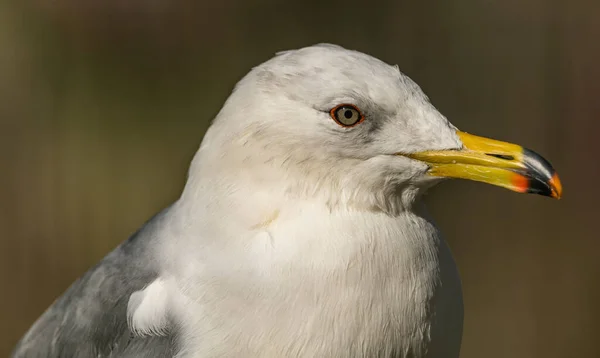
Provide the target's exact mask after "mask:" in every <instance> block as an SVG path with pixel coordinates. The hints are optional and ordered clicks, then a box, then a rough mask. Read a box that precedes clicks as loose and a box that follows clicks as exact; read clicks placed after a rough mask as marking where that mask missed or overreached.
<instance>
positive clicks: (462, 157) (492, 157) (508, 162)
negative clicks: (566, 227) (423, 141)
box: [402, 132, 562, 199]
mask: <svg viewBox="0 0 600 358" xmlns="http://www.w3.org/2000/svg"><path fill="white" fill-rule="evenodd" d="M457 134H458V136H459V137H460V139H461V141H462V142H463V145H464V148H463V149H462V150H437V151H426V152H419V153H412V154H402V155H405V156H407V157H409V158H412V159H416V160H419V161H422V162H425V163H427V164H428V165H429V167H430V168H429V171H428V174H429V175H432V176H436V177H448V178H461V179H469V180H475V181H480V182H483V183H488V184H492V185H497V186H501V187H504V188H507V189H510V190H513V191H517V192H520V193H534V194H540V195H544V196H550V197H553V198H556V199H560V197H561V195H562V186H561V183H560V179H559V178H558V174H557V173H556V171H555V170H554V168H552V165H550V163H549V162H548V161H547V160H546V159H544V158H543V157H542V156H540V155H539V154H537V153H536V152H534V151H532V150H529V149H526V148H523V147H521V146H519V145H516V144H511V143H505V142H501V141H497V140H493V139H488V138H483V137H478V136H474V135H472V134H468V133H465V132H457Z"/></svg>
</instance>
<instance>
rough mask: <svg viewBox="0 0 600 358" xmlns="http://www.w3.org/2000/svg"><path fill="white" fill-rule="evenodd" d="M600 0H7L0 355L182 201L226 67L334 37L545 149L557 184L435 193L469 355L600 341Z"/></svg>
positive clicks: (2, 45)
mask: <svg viewBox="0 0 600 358" xmlns="http://www.w3.org/2000/svg"><path fill="white" fill-rule="evenodd" d="M598 14H600V2H597V1H583V0H582V1H579V0H575V1H572V0H459V1H438V2H436V3H435V4H434V3H433V2H430V1H392V0H390V1H361V2H359V1H343V2H342V1H339V2H333V1H331V2H322V1H317V0H305V1H286V2H284V1H266V0H262V1H259V0H253V1H243V0H224V1H191V0H190V1H184V0H170V1H168V0H129V1H123V0H105V1H98V0H53V1H51V0H26V1H12V2H9V1H7V0H2V2H0V166H1V168H2V170H1V173H2V175H0V287H2V288H3V289H2V291H3V293H2V294H1V295H0V337H1V338H0V356H6V355H7V354H8V353H9V351H10V350H11V348H12V347H13V345H14V344H15V343H16V341H17V340H18V339H19V337H20V336H21V335H22V334H23V333H24V332H25V331H26V330H27V328H28V327H29V326H30V325H31V324H32V323H33V321H34V320H35V319H36V318H37V317H38V316H39V315H40V314H41V313H42V312H43V311H44V310H45V309H46V308H47V307H48V306H49V305H50V304H51V303H52V301H53V300H54V299H55V298H56V297H57V296H58V295H60V294H61V293H62V292H63V291H64V290H65V289H66V288H67V287H68V286H69V285H70V284H71V283H72V282H73V280H75V279H76V278H77V277H78V276H80V275H81V274H82V273H83V272H85V271H86V270H87V269H88V268H89V267H90V266H91V265H92V264H94V263H96V262H97V261H98V260H100V259H101V258H102V257H103V256H104V255H106V254H107V253H108V252H109V251H110V250H111V249H112V248H114V247H115V246H116V245H118V244H119V243H120V242H121V241H123V240H125V239H126V238H127V237H128V235H129V234H131V233H132V232H134V231H135V230H136V229H137V228H138V227H139V226H140V225H141V224H142V223H143V222H144V221H145V220H146V219H148V218H149V217H150V216H151V215H153V214H154V213H156V212H157V211H159V210H160V209H162V208H163V207H165V206H167V205H168V204H170V203H171V202H172V201H174V200H175V199H176V198H177V197H178V195H179V193H180V190H181V189H182V187H183V184H184V182H185V177H186V171H187V167H188V164H189V162H190V160H191V158H192V156H193V155H194V152H195V150H196V149H197V147H198V146H199V144H200V141H201V139H202V136H203V133H204V131H205V129H206V128H207V126H208V125H209V123H210V121H211V119H212V118H213V116H214V115H215V114H216V113H217V111H218V110H219V109H220V106H221V105H222V103H223V101H224V100H225V99H226V98H227V96H228V95H229V92H230V90H231V89H232V87H233V85H234V84H235V82H236V81H237V80H238V79H240V78H241V76H243V75H244V74H245V73H246V72H247V71H248V70H249V69H250V68H251V67H252V66H254V65H257V64H258V63H260V62H262V61H264V60H267V59H268V58H270V57H271V56H272V55H273V54H274V53H275V52H277V51H280V50H285V49H291V48H298V47H302V46H306V45H311V44H314V43H318V42H332V43H337V44H340V45H343V46H345V47H348V48H352V49H357V50H360V51H363V52H367V53H369V54H371V55H374V56H376V57H379V58H381V59H382V60H384V61H386V62H388V63H392V64H398V65H399V66H400V69H401V70H402V71H403V72H405V73H406V74H408V75H409V76H410V77H411V78H413V79H414V80H415V81H416V82H417V83H419V84H420V85H421V86H422V88H423V89H424V91H425V92H426V93H427V94H428V95H429V96H430V98H431V100H432V102H433V103H434V105H436V106H437V108H438V109H439V110H440V111H441V112H442V113H444V114H445V115H446V116H447V117H448V118H449V119H450V120H451V121H452V122H453V123H454V124H455V125H457V126H458V127H459V128H461V129H463V130H466V131H468V132H471V133H476V134H480V135H484V136H490V137H494V138H497V139H502V140H507V141H511V142H516V143H520V144H523V145H525V146H527V147H530V148H532V149H535V150H536V151H538V152H539V153H541V154H542V155H544V156H545V157H546V158H549V159H550V161H551V162H552V163H553V164H554V166H555V168H556V169H557V170H558V172H559V174H560V175H561V179H562V182H563V185H564V188H565V191H564V198H563V199H562V200H561V201H554V200H550V199H547V198H543V197H539V196H526V195H519V194H515V193H511V192H509V191H506V190H503V189H499V188H495V187H491V186H488V185H483V184H478V183H474V182H462V181H453V182H445V183H444V184H442V185H440V186H438V187H437V188H435V189H434V190H432V191H431V193H430V195H429V196H428V197H427V200H428V202H429V207H430V210H431V211H432V212H433V215H434V217H435V218H436V219H437V223H438V224H439V226H440V227H441V229H442V231H443V232H444V233H445V235H446V238H447V240H448V241H449V243H450V246H451V247H452V249H453V251H454V254H455V256H456V260H457V262H458V265H459V268H460V270H461V273H462V279H463V284H464V292H465V305H466V310H465V311H466V313H465V332H464V337H463V349H462V357H465V358H469V357H471V358H473V357H489V358H495V357H514V358H520V357H523V358H524V357H545V358H554V357H600V345H598V344H597V343H596V340H597V337H598V336H599V335H600V326H599V325H598V323H597V322H598V319H600V305H598V302H600V285H599V277H600V262H599V260H598V258H599V257H600V252H599V250H600V240H599V239H600V237H599V234H598V233H597V232H596V230H597V229H596V228H597V225H596V221H597V220H599V219H600V218H599V206H598V201H599V200H600V184H599V183H600V160H599V158H598V155H599V154H600V150H599V147H598V146H599V141H600V139H599V136H600V121H599V120H598V118H599V115H600V100H599V99H598V96H599V95H600V66H599V65H598V64H599V62H600V41H599V40H598V38H599V37H600V21H598Z"/></svg>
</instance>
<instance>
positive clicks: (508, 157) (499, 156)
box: [485, 153, 515, 160]
mask: <svg viewBox="0 0 600 358" xmlns="http://www.w3.org/2000/svg"><path fill="white" fill-rule="evenodd" d="M485 155H489V156H490V157H494V158H498V159H504V160H515V157H513V156H512V155H505V154H494V153H485Z"/></svg>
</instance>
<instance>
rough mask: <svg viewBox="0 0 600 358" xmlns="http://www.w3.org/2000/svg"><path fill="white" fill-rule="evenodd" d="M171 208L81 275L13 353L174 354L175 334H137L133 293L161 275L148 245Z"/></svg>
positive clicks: (81, 356)
mask: <svg viewBox="0 0 600 358" xmlns="http://www.w3.org/2000/svg"><path fill="white" fill-rule="evenodd" d="M167 214H168V209H165V210H164V211H163V212H162V213H160V214H158V215H156V216H155V217H154V218H152V219H151V220H150V221H148V223H146V225H144V226H143V227H142V228H141V229H140V230H139V231H138V232H136V233H135V234H134V235H132V236H131V237H130V238H129V239H128V240H127V241H125V242H124V243H122V244H121V245H120V246H119V247H117V248H116V249H115V250H114V251H112V252H111V253H110V254H109V255H107V256H106V257H105V258H104V259H103V260H102V261H101V262H100V263H99V264H97V265H96V266H95V267H93V268H92V269H90V270H89V271H88V272H87V273H85V275H83V276H82V277H81V278H79V279H78V280H77V281H75V283H73V285H71V287H69V289H68V290H67V291H66V292H65V293H64V294H63V295H62V296H61V297H60V298H58V299H57V300H56V301H55V302H54V303H53V304H52V306H50V308H48V309H47V310H46V312H44V314H43V315H42V316H41V317H40V318H39V319H38V320H37V322H35V324H34V325H33V326H32V327H31V328H30V329H29V331H28V332H27V334H25V336H24V337H23V338H22V339H21V341H20V342H19V343H18V344H17V346H16V347H15V349H14V351H13V353H12V357H14V358H30V357H31V358H37V357H44V358H54V357H56V358H58V357H60V358H87V357H148V358H151V357H171V356H173V355H174V339H173V336H171V335H167V336H164V337H155V336H152V337H134V336H133V335H132V334H131V332H130V331H129V328H128V326H127V304H128V301H129V296H130V295H131V294H132V293H133V292H135V291H138V290H141V289H143V288H144V287H145V286H146V285H148V284H149V283H151V282H152V281H153V280H154V279H155V278H156V277H157V271H156V268H155V266H154V260H152V258H151V255H150V254H149V250H148V248H149V247H150V246H151V245H152V243H153V242H154V241H155V240H156V237H155V235H153V233H154V232H155V229H156V227H157V226H159V225H160V224H161V221H162V220H164V217H165V216H166V215H167Z"/></svg>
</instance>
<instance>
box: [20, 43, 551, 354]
mask: <svg viewBox="0 0 600 358" xmlns="http://www.w3.org/2000/svg"><path fill="white" fill-rule="evenodd" d="M532 153H533V152H531V151H525V150H523V148H522V147H519V146H516V145H512V144H507V143H503V142H498V141H492V140H489V139H486V138H481V137H475V136H472V135H468V134H466V133H463V132H460V131H458V130H457V129H456V128H455V127H454V126H452V125H451V124H450V123H449V122H448V121H447V120H446V118H445V117H443V116H442V115H441V114H440V113H439V112H437V110H435V108H434V107H433V106H432V105H431V104H430V103H429V101H428V99H427V97H426V96H425V95H424V94H423V93H422V91H421V90H420V89H419V87H418V86H417V85H416V84H415V83H414V82H412V81H411V80H410V79H409V78H408V77H406V76H404V75H403V74H402V73H401V72H400V71H399V70H398V69H397V68H396V67H393V66H389V65H387V64H385V63H383V62H381V61H379V60H377V59H374V58H372V57H370V56H368V55H365V54H362V53H359V52H355V51H349V50H345V49H343V48H341V47H339V46H333V45H317V46H311V47H308V48H304V49H300V50H296V51H288V52H284V53H280V54H278V56H276V57H275V58H273V59H271V60H269V61H267V62H265V63H263V64H261V65H260V66H257V67H256V68H254V69H253V70H252V71H251V72H250V73H249V74H248V75H247V76H246V77H244V78H243V79H242V80H241V81H240V82H239V83H238V84H237V86H236V87H235V89H234V91H233V93H232V94H231V96H230V97H229V98H228V100H227V101H226V103H225V105H224V106H223V108H222V109H221V111H220V112H219V114H218V115H217V117H216V118H215V120H214V122H213V124H212V125H211V127H210V128H209V130H208V132H207V133H206V135H205V137H204V139H203V141H202V144H201V146H200V149H199V150H198V152H197V153H196V156H195V157H194V160H193V161H192V164H191V167H190V171H189V175H188V180H187V183H186V186H185V188H184V190H183V193H182V195H181V197H180V198H179V200H178V201H176V202H175V203H174V204H173V205H172V206H170V207H169V208H167V209H165V210H164V211H163V212H162V213H161V214H159V215H157V216H156V217H155V218H153V219H152V220H151V221H149V222H148V223H147V224H146V225H144V227H142V229H141V230H140V231H139V232H138V233H137V234H136V235H134V236H133V237H132V238H130V239H129V240H128V241H126V242H125V243H123V244H122V245H121V246H119V247H118V248H117V249H116V250H115V251H114V252H112V253H111V254H109V255H108V256H107V257H106V258H105V259H104V260H103V261H102V262H101V263H100V264H99V265H97V266H96V267H94V268H92V269H91V270H90V271H89V272H88V273H86V275H84V276H83V277H82V278H81V279H80V280H78V281H77V282H76V283H75V284H74V285H73V286H72V287H71V288H70V289H69V290H68V291H67V292H66V293H65V294H64V295H63V296H62V297H61V298H59V300H57V302H56V303H55V304H54V305H52V306H51V307H50V308H49V309H48V311H46V313H45V314H44V315H43V316H42V317H41V318H40V319H39V320H38V322H37V323H36V324H34V326H33V327H32V328H31V329H30V331H29V332H28V333H27V334H26V335H25V337H24V338H23V339H22V340H21V342H20V343H19V345H18V346H17V348H16V350H15V352H14V357H61V358H69V357H87V356H94V357H95V356H98V357H164V356H173V357H177V358H192V357H193V358H209V357H211V358H212V357H404V358H425V357H426V358H453V357H458V356H459V351H460V345H461V336H462V325H463V302H462V292H461V283H460V278H459V275H458V271H457V268H456V264H455V262H454V259H453V257H452V254H451V252H450V249H449V248H448V246H447V245H446V243H445V241H444V240H443V239H442V238H441V236H440V233H439V232H438V230H437V229H436V227H435V225H434V224H433V222H432V221H431V219H430V218H429V217H428V216H427V214H426V211H425V208H424V207H423V205H422V204H421V202H420V197H421V194H422V193H424V192H425V191H426V189H427V188H429V187H430V186H431V185H434V184H435V183H437V182H439V181H440V180H441V178H443V177H459V178H466V179H473V180H478V181H483V182H488V183H491V184H495V185H500V186H504V187H507V188H510V189H513V190H516V191H530V192H537V193H541V194H544V195H549V196H555V197H558V196H560V190H561V188H560V182H558V177H557V176H556V174H555V172H554V170H553V169H552V168H551V166H550V165H549V163H547V162H545V161H544V160H543V158H541V157H539V156H534V155H533V154H532Z"/></svg>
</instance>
